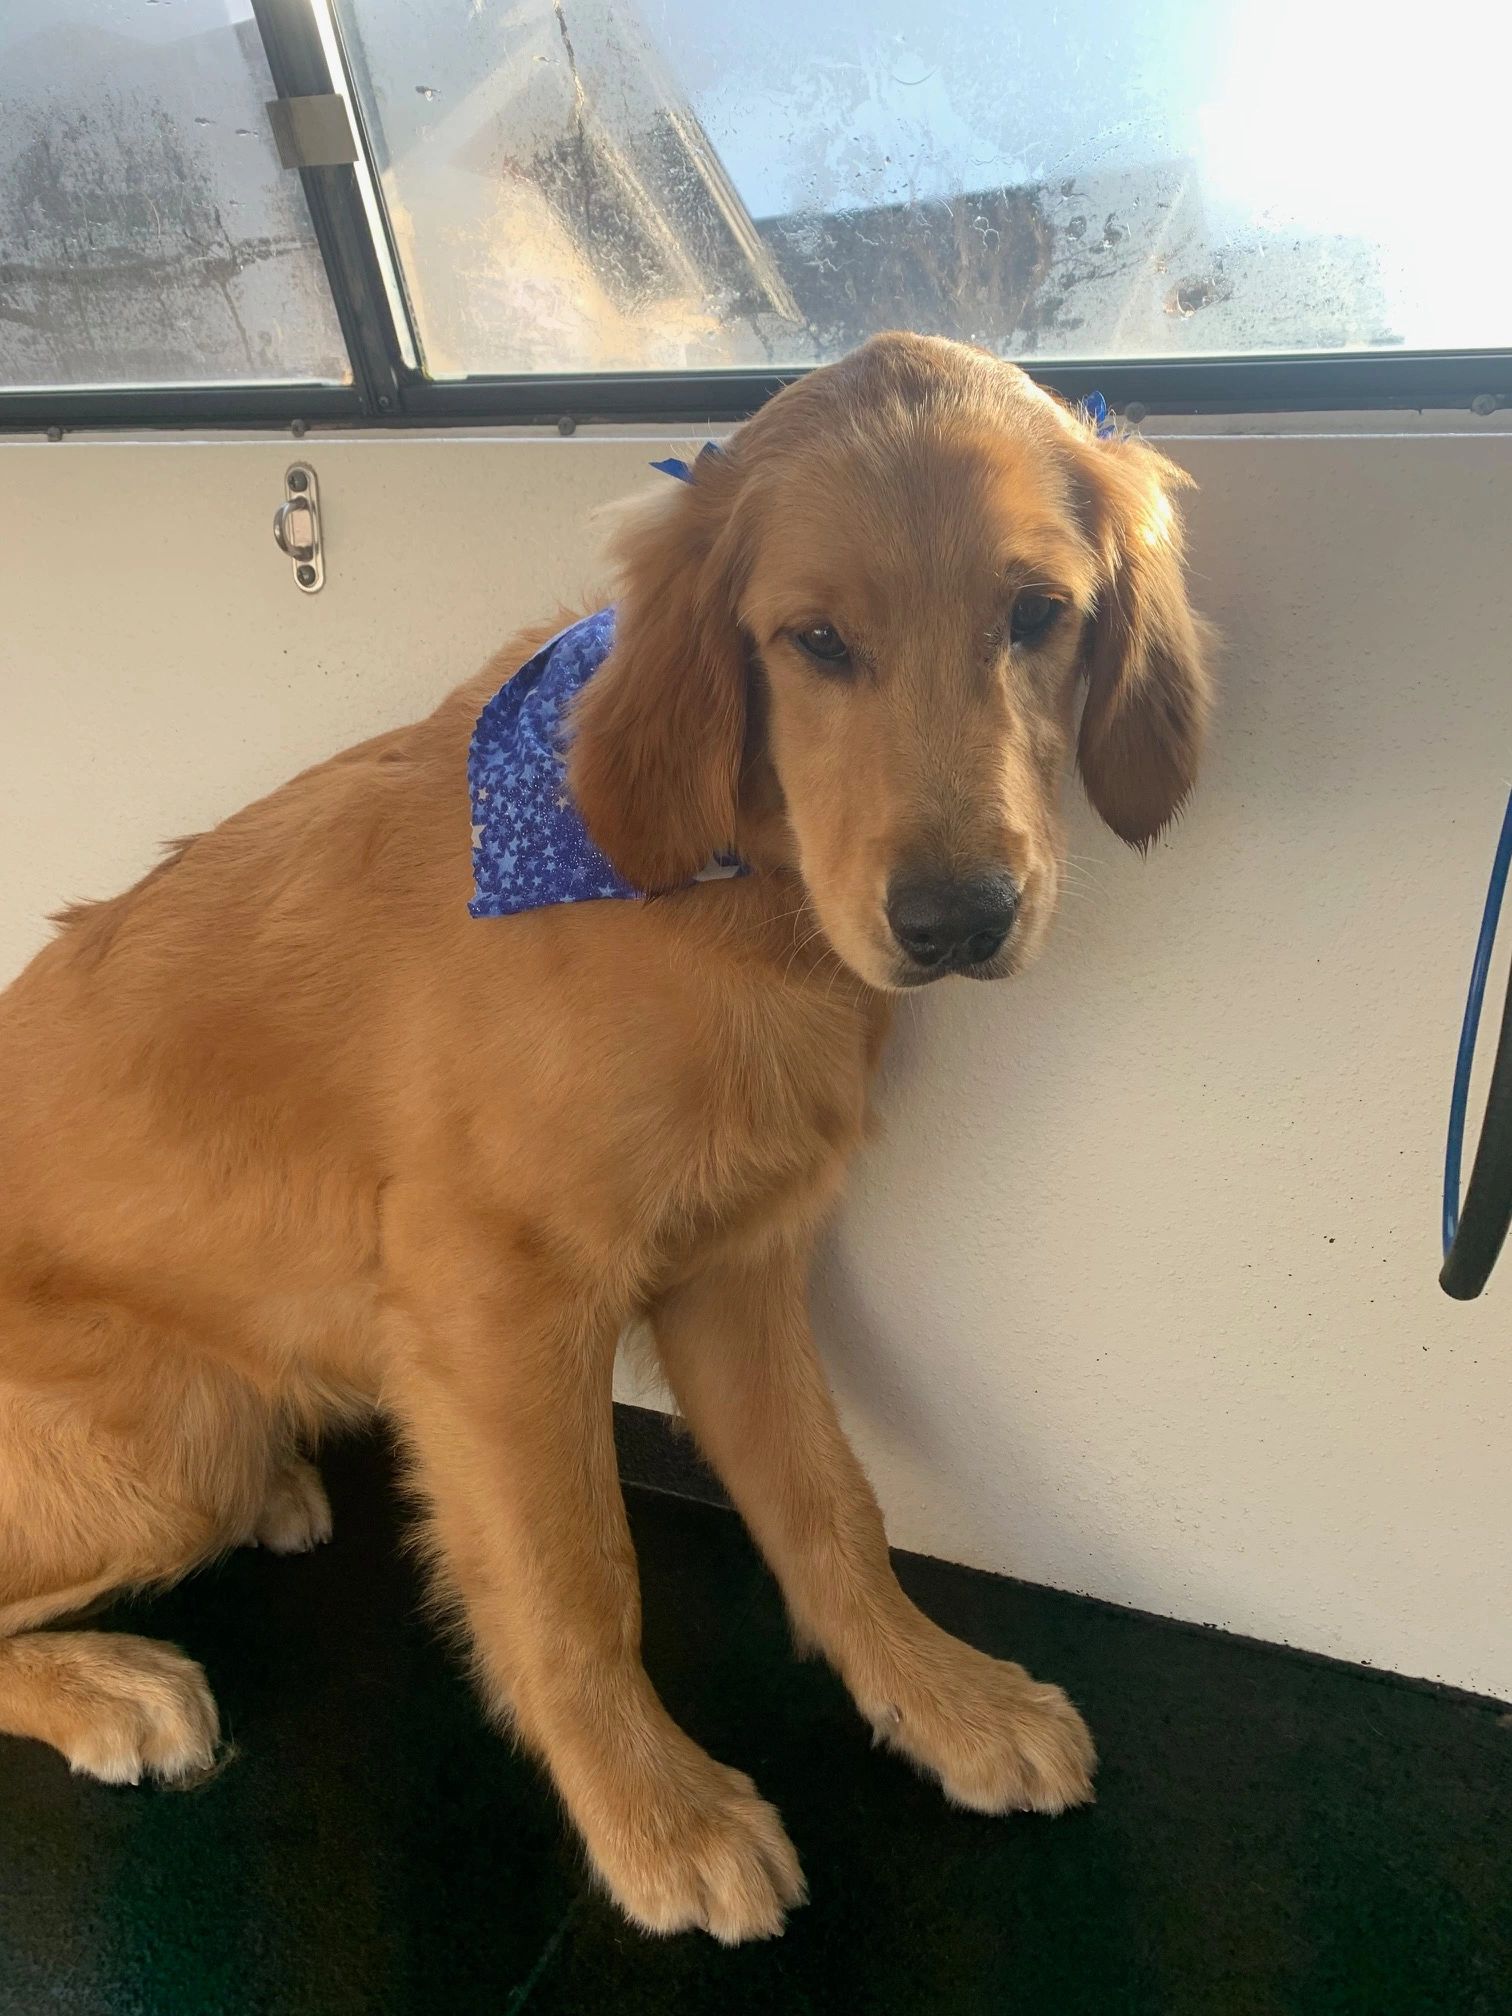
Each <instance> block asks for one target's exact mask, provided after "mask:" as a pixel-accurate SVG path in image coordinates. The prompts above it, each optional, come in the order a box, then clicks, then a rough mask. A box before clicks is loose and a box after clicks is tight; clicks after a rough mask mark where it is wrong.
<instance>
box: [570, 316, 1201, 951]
mask: <svg viewBox="0 0 1512 2016" xmlns="http://www.w3.org/2000/svg"><path fill="white" fill-rule="evenodd" d="M1185 481H1186V478H1185V477H1184V476H1182V474H1181V473H1180V472H1179V471H1178V470H1176V469H1175V468H1173V467H1172V466H1171V465H1170V464H1169V463H1168V462H1165V461H1163V460H1162V459H1161V458H1160V457H1159V456H1158V455H1156V454H1154V453H1153V452H1152V451H1151V450H1150V449H1148V448H1146V447H1144V446H1143V445H1142V444H1140V443H1138V442H1135V441H1130V440H1119V439H1107V440H1101V439H1099V438H1098V437H1097V435H1096V434H1095V432H1094V431H1093V429H1092V427H1091V426H1090V424H1089V423H1088V422H1087V421H1086V420H1084V419H1083V418H1082V417H1081V416H1080V415H1077V414H1073V413H1071V412H1069V411H1068V410H1067V409H1066V408H1064V407H1063V406H1061V405H1059V404H1058V403H1057V402H1056V401H1055V400H1054V399H1052V398H1051V397H1050V396H1049V395H1048V394H1046V393H1045V392H1043V391H1041V390H1040V389H1039V388H1038V387H1037V386H1035V385H1034V384H1033V383H1032V381H1031V380H1030V379H1029V378H1027V377H1026V376H1025V375H1024V373H1023V372H1021V371H1019V370H1018V369H1017V368H1016V367H1015V366H1013V365H1010V364H1003V363H999V362H997V361H996V360H994V359H993V358H991V357H989V356H987V355H986V354H984V353H982V352H979V351H976V350H972V349H968V348H966V347H965V346H963V345H960V344H955V343H948V342H944V341H941V340H938V339H935V338H924V337H914V336H881V337H877V338H876V339H874V340H873V341H872V342H870V343H868V344H867V345H866V346H865V348H864V349H862V350H859V351H857V352H856V353H855V354H854V355H853V356H851V357H848V358H846V359H845V360H844V362H842V363H839V364H835V365H831V366H829V367H828V368H826V369H824V370H819V371H815V372H813V373H811V374H810V375H809V376H808V377H806V378H804V379H802V380H800V381H799V382H798V383H796V384H794V385H792V386H790V387H789V388H788V389H787V390H786V391H784V392H782V393H781V394H780V395H779V396H778V397H777V398H775V399H774V400H772V401H771V403H770V404H769V405H768V406H766V407H764V408H763V409H762V411H761V412H760V413H758V414H757V415H756V417H755V418H754V419H752V420H751V421H749V422H748V423H747V424H746V425H745V426H744V427H742V428H741V429H740V431H739V432H738V433H737V434H736V435H735V436H734V438H733V439H732V440H731V441H730V442H729V443H728V444H727V446H726V448H725V450H724V452H723V453H722V454H719V455H717V456H704V457H703V458H702V459H701V460H700V462H699V463H698V465H697V468H696V470H695V472H694V480H693V481H692V482H691V483H690V484H686V485H684V484H670V483H669V484H668V486H667V489H666V492H665V494H663V495H660V496H658V497H656V498H654V499H652V500H651V501H650V503H649V504H648V505H647V506H646V507H644V508H643V509H642V510H641V511H640V512H638V514H637V515H636V517H635V518H634V519H633V520H632V522H631V523H630V525H629V527H628V529H627V530H626V531H625V533H624V534H623V536H622V538H621V542H620V552H619V558H620V562H621V568H622V577H623V593H622V596H621V600H620V604H619V615H618V623H617V631H616V642H615V646H614V649H613V651H612V653H611V654H610V657H609V658H608V660H607V661H606V663H605V665H604V666H603V668H602V670H601V671H600V672H599V673H598V674H597V675H596V676H595V678H594V679H593V681H592V682H591V683H590V685H589V687H588V688H587V690H586V692H585V694H584V696H583V699H582V701H581V702H580V704H579V708H578V712H577V716H576V722H575V729H574V740H573V747H572V752H571V772H570V775H571V783H572V789H573V791H574V794H575V796H576V798H577V801H578V804H579V806H580V807H581V810H582V812H583V815H584V818H585V819H586V821H587V824H588V827H589V830H590V832H591V833H592V834H593V836H594V838H595V840H596V841H597V842H598V844H599V845H600V846H601V847H602V848H603V850H604V852H605V853H606V854H608V855H609V857H610V858H611V860H613V861H614V863H615V865H616V866H617V867H618V868H619V869H620V871H621V872H622V873H623V874H624V875H625V876H626V877H627V878H628V879H629V880H631V881H633V882H635V883H636V884H637V885H638V886H639V887H641V888H644V889H652V890H656V889H667V888H673V887H676V886H677V885H679V884H681V883H683V882H686V881H688V880H689V879H691V877H692V876H694V875H695V874H697V872H698V871H699V869H700V868H702V867H703V866H704V865H705V864H706V863H707V861H708V859H709V857H710V855H711V854H713V853H714V852H716V851H717V850H719V849H722V848H728V847H730V846H731V845H733V844H736V843H739V844H740V846H741V847H742V851H745V852H747V853H750V854H752V855H754V856H755V857H756V859H757V860H758V862H774V861H781V860H785V861H786V862H787V863H788V864H789V865H792V866H794V867H796V869H797V870H798V872H799V873H800V874H801V876H802V878H803V882H804V884H805V886H806V889H807V892H808V896H809V899H810V901H811V903H812V905H813V908H814V911H815V913H816V915H817V917H818V920H819V922H820V924H821V925H822V927H823V930H824V933H825V935H826V937H827V938H828V940H829V942H830V944H831V945H832V946H833V948H834V950H835V951H836V952H837V953H838V954H839V955H840V957H841V958H842V959H843V960H844V961H845V962H846V963H847V964H848V965H849V966H850V967H851V968H852V969H853V970H854V971H855V972H856V973H857V974H859V975H860V977H861V978H862V979H863V980H865V981H867V982H869V983H870V984H871V985H872V986H875V987H879V988H901V987H909V986H914V985H917V984H919V983H920V982H922V981H926V980H932V979H935V978H937V977H939V976H940V975H942V974H945V973H966V974H969V975H971V976H973V977H978V978H984V979H989V978H995V977H997V976H999V975H1002V974H1008V973H1014V972H1017V971H1019V970H1021V969H1022V968H1023V966H1024V965H1025V964H1026V963H1027V961H1028V960H1029V959H1031V958H1032V957H1033V956H1034V954H1035V952H1036V951H1037V950H1038V948H1039V946H1040V944H1041V943H1042V941H1043V939H1044V936H1045V932H1046V930H1047V928H1048V925H1049V922H1050V919H1051V916H1052V914H1053V912H1054V909H1055V902H1056V896H1057V892H1058V888H1059V883H1060V876H1061V819H1060V812H1059V797H1060V780H1061V776H1062V774H1063V771H1064V769H1065V767H1066V763H1067V760H1068V756H1069V750H1070V746H1071V743H1072V740H1073V738H1075V741H1076V751H1077V762H1078V765H1079V767H1080V770H1081V774H1082V778H1083V780H1084V782H1085V784H1086V788H1087V792H1088V795H1089V797H1090V798H1091V800H1092V803H1093V805H1094V806H1095V807H1096V808H1097V810H1098V812H1099V813H1100V814H1101V815H1102V817H1103V818H1104V819H1105V820H1106V821H1107V823H1108V825H1109V826H1111V827H1112V828H1113V830H1114V832H1115V833H1117V834H1119V835H1120V836H1121V837H1122V838H1123V839H1125V840H1127V841H1129V842H1130V843H1131V844H1132V845H1134V846H1136V847H1144V846H1145V845H1147V844H1148V842H1149V841H1150V840H1151V839H1152V838H1153V837H1154V835H1155V834H1157V833H1158V832H1159V831H1160V829H1161V827H1162V826H1164V825H1165V823H1166V821H1167V820H1169V819H1170V818H1171V817H1172V815H1173V814H1174V813H1175V812H1176V811H1177V810H1178V809H1179V808H1180V806H1181V805H1182V803H1183V801H1184V800H1185V798H1186V796H1187V793H1188V792H1189V791H1190V789H1191V787H1192V782H1193V777H1194V774H1195V769H1196V764H1197V757H1198V750H1199V746H1200V743H1201V739H1202V730H1203V723H1204V719H1205V716H1206V713H1207V708H1208V679H1207V674H1206V671H1205V669H1204V662H1203V656H1204V649H1203V647H1204V641H1205V640H1204V631H1203V626H1202V625H1201V623H1200V622H1199V621H1198V620H1197V619H1196V618H1194V616H1193V615H1192V612H1191V610H1190V609H1189V607H1188V605H1187V599H1186V590H1185V585H1184V581H1183V576H1182V555H1181V532H1180V526H1179V524H1178V521H1177V517H1176V513H1175V510H1174V509H1173V506H1172V503H1171V493H1172V492H1173V491H1174V490H1175V489H1177V488H1179V487H1180V486H1181V485H1183V484H1184V483H1185ZM1083 684H1084V685H1085V688H1086V697H1085V702H1084V705H1083V707H1082V712H1081V720H1080V728H1079V730H1078V729H1077V726H1076V700H1077V694H1078V688H1079V687H1080V686H1081V685H1083Z"/></svg>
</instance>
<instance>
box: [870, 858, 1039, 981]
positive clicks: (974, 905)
mask: <svg viewBox="0 0 1512 2016" xmlns="http://www.w3.org/2000/svg"><path fill="white" fill-rule="evenodd" d="M1018 906H1019V888H1018V884H1017V882H1015V881H1014V879H1013V877H1012V876H1011V875H1010V874H1008V873H1007V872H1006V870H1004V869H1001V868H993V869H988V870H986V871H984V872H983V873H982V874H979V875H968V876H966V877H965V878H964V880H962V881H960V882H947V881H941V880H938V879H936V880H922V879H921V880H917V881H915V880H908V881H904V880H901V879H900V880H898V881H895V882H894V883H893V885H892V887H891V888H890V889H889V890H888V893H887V921H888V923H889V924H890V925H891V926H892V934H893V936H894V938H896V939H897V941H898V943H899V944H900V945H901V946H902V947H903V950H904V951H905V952H906V953H907V954H908V956H909V958H910V959H912V960H913V962H914V964H915V965H916V966H922V967H925V968H926V969H928V970H931V971H936V970H937V971H939V972H942V973H951V972H960V971H961V970H962V969H964V968H966V967H970V966H984V965H985V964H986V963H987V961H988V960H989V959H990V958H991V957H992V956H993V954H994V953H995V952H997V951H998V950H999V949H1000V948H1001V946H1002V943H1003V940H1004V939H1005V938H1006V937H1007V936H1008V933H1009V932H1010V931H1011V930H1012V929H1013V920H1014V918H1015V917H1016V916H1017V915H1018Z"/></svg>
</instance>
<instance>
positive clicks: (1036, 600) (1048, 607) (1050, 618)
mask: <svg viewBox="0 0 1512 2016" xmlns="http://www.w3.org/2000/svg"><path fill="white" fill-rule="evenodd" d="M1065 606H1066V605H1065V603H1064V602H1057V601H1056V600H1055V598H1054V596H1053V595H1020V597H1019V598H1018V600H1017V602H1015V603H1014V605H1013V614H1012V615H1011V616H1010V617H1009V619H1008V635H1009V636H1010V637H1011V638H1012V640H1013V642H1014V643H1015V644H1032V643H1033V642H1034V641H1035V639H1036V638H1038V637H1043V636H1044V635H1045V633H1046V632H1047V631H1048V630H1049V629H1050V628H1051V627H1052V626H1053V624H1054V622H1055V619H1056V618H1057V617H1058V616H1059V615H1060V613H1061V611H1062V609H1064V608H1065Z"/></svg>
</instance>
